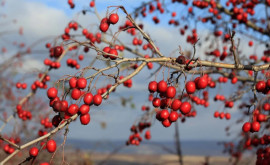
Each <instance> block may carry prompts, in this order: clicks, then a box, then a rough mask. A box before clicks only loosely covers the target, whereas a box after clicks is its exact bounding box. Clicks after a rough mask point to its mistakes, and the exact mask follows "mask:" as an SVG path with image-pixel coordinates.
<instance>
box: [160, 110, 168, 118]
mask: <svg viewBox="0 0 270 165" xmlns="http://www.w3.org/2000/svg"><path fill="white" fill-rule="evenodd" d="M159 115H160V118H161V119H162V120H165V119H168V117H169V115H170V113H169V111H168V110H167V109H164V110H162V111H161V112H160V114H159Z"/></svg>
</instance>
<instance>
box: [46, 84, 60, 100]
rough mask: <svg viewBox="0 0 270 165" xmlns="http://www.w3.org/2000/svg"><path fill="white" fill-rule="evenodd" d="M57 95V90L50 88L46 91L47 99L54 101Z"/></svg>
mask: <svg viewBox="0 0 270 165" xmlns="http://www.w3.org/2000/svg"><path fill="white" fill-rule="evenodd" d="M57 93H58V91H57V89H56V88H54V87H52V88H50V89H48V91H47V96H48V98H49V99H54V98H56V97H57Z"/></svg>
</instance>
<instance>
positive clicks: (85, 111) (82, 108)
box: [79, 104, 90, 115]
mask: <svg viewBox="0 0 270 165" xmlns="http://www.w3.org/2000/svg"><path fill="white" fill-rule="evenodd" d="M79 111H80V112H81V114H82V115H85V114H88V112H89V111H90V106H89V105H86V104H83V105H81V106H80V109H79Z"/></svg>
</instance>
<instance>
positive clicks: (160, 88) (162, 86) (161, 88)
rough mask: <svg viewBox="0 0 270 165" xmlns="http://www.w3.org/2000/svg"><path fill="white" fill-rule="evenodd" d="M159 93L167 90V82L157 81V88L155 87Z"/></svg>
mask: <svg viewBox="0 0 270 165" xmlns="http://www.w3.org/2000/svg"><path fill="white" fill-rule="evenodd" d="M157 90H158V92H159V93H162V92H166V90H167V83H166V82H165V81H164V80H161V81H160V82H159V83H158V88H157Z"/></svg>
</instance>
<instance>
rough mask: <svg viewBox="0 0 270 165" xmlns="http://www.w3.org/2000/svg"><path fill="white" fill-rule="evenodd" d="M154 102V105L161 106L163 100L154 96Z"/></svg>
mask: <svg viewBox="0 0 270 165" xmlns="http://www.w3.org/2000/svg"><path fill="white" fill-rule="evenodd" d="M152 104H153V106H154V107H156V108H157V107H159V106H160V104H161V101H160V99H159V98H154V99H153V101H152Z"/></svg>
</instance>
